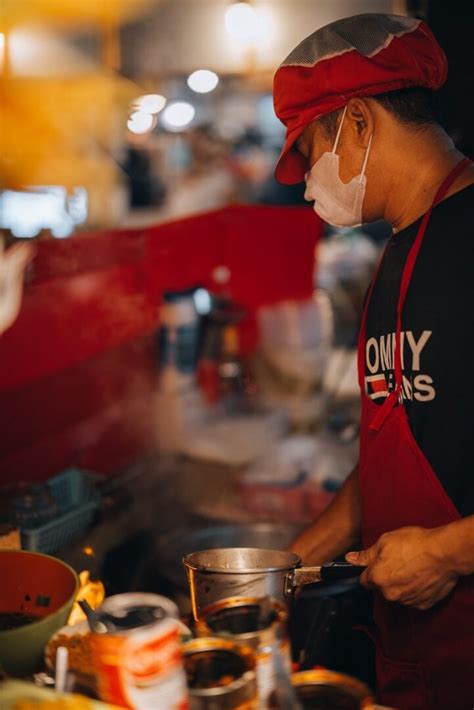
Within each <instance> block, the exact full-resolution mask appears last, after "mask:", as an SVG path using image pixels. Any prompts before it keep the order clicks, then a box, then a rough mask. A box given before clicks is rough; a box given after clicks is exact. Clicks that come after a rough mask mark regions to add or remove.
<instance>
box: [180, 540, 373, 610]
mask: <svg viewBox="0 0 474 710" xmlns="http://www.w3.org/2000/svg"><path fill="white" fill-rule="evenodd" d="M183 564H184V566H185V568H186V572H187V575H188V581H189V587H190V591H191V603H192V609H193V615H194V618H195V619H196V620H199V619H201V618H202V612H203V611H204V610H205V609H206V608H207V607H208V606H209V605H210V604H213V603H214V602H217V601H219V600H220V599H227V598H228V597H267V596H268V597H271V598H273V599H277V600H279V601H284V602H287V603H288V602H289V601H291V598H292V597H293V594H294V591H295V589H296V588H297V587H302V586H303V585H305V584H313V583H314V582H336V581H340V580H344V579H350V578H353V577H358V576H359V575H361V574H362V572H363V571H364V569H365V567H357V566H355V565H351V564H349V563H348V562H330V563H328V564H325V565H321V566H319V567H302V566H301V558H300V557H298V555H295V554H294V553H293V552H284V551H281V550H263V549H259V548H253V547H230V548H223V549H217V550H203V551H202V552H192V553H191V554H189V555H186V556H185V557H184V558H183Z"/></svg>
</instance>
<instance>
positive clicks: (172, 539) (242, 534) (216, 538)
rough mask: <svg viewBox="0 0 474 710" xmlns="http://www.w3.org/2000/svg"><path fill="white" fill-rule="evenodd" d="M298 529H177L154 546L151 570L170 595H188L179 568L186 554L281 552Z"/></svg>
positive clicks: (278, 526) (275, 526)
mask: <svg viewBox="0 0 474 710" xmlns="http://www.w3.org/2000/svg"><path fill="white" fill-rule="evenodd" d="M301 529H302V528H301V527H300V526H298V525H292V524H290V523H245V524H232V525H208V526H205V525H204V524H203V523H201V524H200V525H199V526H197V525H196V527H185V526H182V527H179V528H177V529H175V530H172V531H171V532H169V533H167V534H166V535H162V536H161V537H160V538H159V540H158V544H157V559H156V563H155V568H156V569H157V570H159V572H160V575H161V576H162V577H164V578H165V579H166V581H167V582H169V583H171V585H172V587H173V592H174V593H175V592H177V591H179V592H184V593H185V594H186V597H187V595H188V581H187V579H186V572H185V570H184V567H183V562H182V560H183V557H184V556H185V555H187V554H188V552H199V551H200V550H214V549H216V548H221V547H258V548H265V549H267V548H271V547H276V548H277V549H279V550H285V549H286V548H287V547H288V546H289V545H291V543H292V542H293V540H294V539H295V538H296V536H297V535H298V534H299V533H300V532H301Z"/></svg>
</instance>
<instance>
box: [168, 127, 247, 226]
mask: <svg viewBox="0 0 474 710" xmlns="http://www.w3.org/2000/svg"><path fill="white" fill-rule="evenodd" d="M181 140H184V138H181ZM185 140H186V146H185V149H186V151H187V153H188V155H189V165H188V166H187V167H185V168H184V169H183V171H182V174H181V175H180V176H179V177H178V178H177V179H176V180H175V181H174V183H173V185H172V187H171V188H170V190H169V193H168V200H167V202H166V205H165V212H166V218H175V217H180V216H182V215H186V214H193V213H197V212H206V211H208V210H213V209H216V208H218V207H222V206H223V205H225V204H227V203H228V202H231V201H232V200H233V199H234V197H235V194H236V181H235V179H234V177H233V175H232V172H231V170H230V167H229V163H228V160H227V145H226V143H225V141H223V140H222V139H221V138H220V137H219V136H218V135H217V133H216V132H215V131H214V130H213V128H212V127H211V126H209V125H202V126H197V127H196V128H193V129H192V130H191V131H189V133H188V134H187V136H186V138H185ZM183 147H184V146H183Z"/></svg>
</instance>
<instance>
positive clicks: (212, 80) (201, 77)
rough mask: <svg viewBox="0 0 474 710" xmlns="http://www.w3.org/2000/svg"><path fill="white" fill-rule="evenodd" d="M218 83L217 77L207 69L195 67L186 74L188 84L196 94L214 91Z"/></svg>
mask: <svg viewBox="0 0 474 710" xmlns="http://www.w3.org/2000/svg"><path fill="white" fill-rule="evenodd" d="M218 83H219V77H218V76H217V74H216V73H215V72H213V71H209V70H208V69H197V71H195V72H193V73H192V74H190V76H188V86H189V88H190V89H192V90H193V91H196V93H198V94H207V93H209V92H210V91H214V89H215V88H216V86H217V84H218Z"/></svg>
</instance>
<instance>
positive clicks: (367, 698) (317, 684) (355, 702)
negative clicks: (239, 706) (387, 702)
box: [268, 669, 375, 710]
mask: <svg viewBox="0 0 474 710" xmlns="http://www.w3.org/2000/svg"><path fill="white" fill-rule="evenodd" d="M291 684H292V686H293V688H294V690H295V692H296V696H297V699H298V701H299V703H300V707H301V710H369V709H372V708H375V706H374V699H373V697H372V694H371V692H370V690H369V688H368V687H367V686H366V685H364V683H361V682H360V681H359V680H356V679H355V678H351V676H347V675H343V674H342V673H336V672H334V671H328V670H324V669H318V670H313V671H302V672H301V673H294V674H293V675H292V676H291ZM280 707H281V705H280V704H278V699H277V698H276V696H275V694H273V695H272V696H271V697H270V700H269V703H268V708H269V710H279V708H280Z"/></svg>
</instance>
